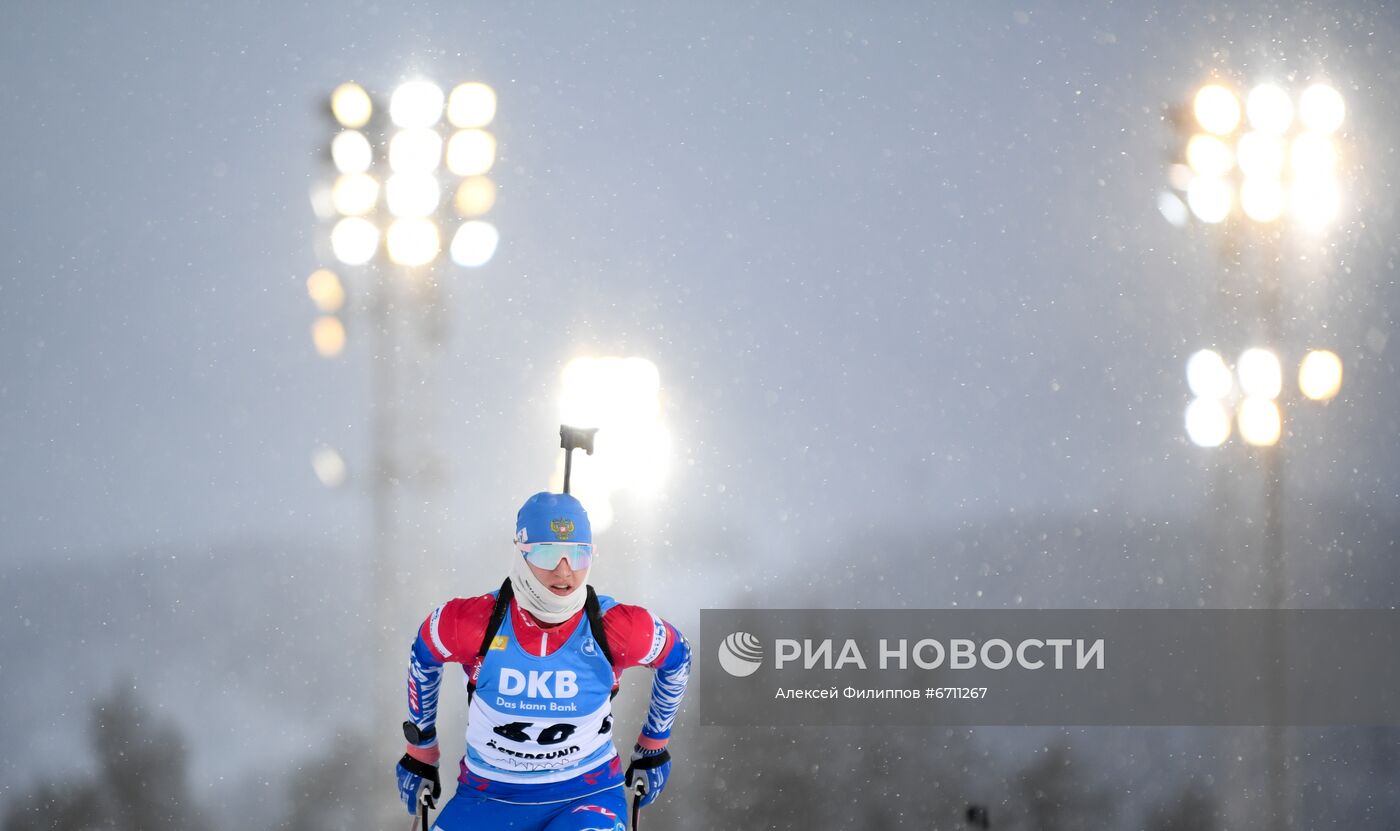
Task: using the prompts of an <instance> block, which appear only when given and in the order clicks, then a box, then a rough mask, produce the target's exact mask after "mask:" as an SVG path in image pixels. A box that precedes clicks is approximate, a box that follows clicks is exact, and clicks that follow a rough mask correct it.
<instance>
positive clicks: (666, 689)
mask: <svg viewBox="0 0 1400 831" xmlns="http://www.w3.org/2000/svg"><path fill="white" fill-rule="evenodd" d="M666 626H667V628H669V629H670V630H671V634H672V636H673V637H674V638H675V640H674V642H673V643H672V644H671V651H670V653H668V654H667V655H666V660H665V661H663V662H662V663H661V665H660V666H658V667H657V668H656V677H655V679H653V681H652V683H651V704H650V705H649V706H648V707H647V719H646V723H645V724H643V725H642V735H643V736H646V737H647V738H649V739H669V738H670V737H671V726H672V725H674V724H675V722H676V711H677V710H679V709H680V706H681V697H682V696H684V695H685V685H686V683H688V682H689V681H690V642H689V641H687V640H686V639H685V636H684V635H682V634H681V633H680V632H679V631H678V630H676V628H675V627H673V626H671V624H669V623H668V624H666Z"/></svg>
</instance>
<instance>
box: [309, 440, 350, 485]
mask: <svg viewBox="0 0 1400 831" xmlns="http://www.w3.org/2000/svg"><path fill="white" fill-rule="evenodd" d="M311 469H312V470H313V471H315V472H316V478H317V479H319V480H321V484H322V485H325V486H326V487H328V488H338V487H340V486H341V485H343V484H345V477H346V474H347V471H346V468H345V459H343V458H341V455H340V454H339V453H337V452H336V451H335V448H332V447H320V448H317V450H316V452H315V453H313V454H312V456H311Z"/></svg>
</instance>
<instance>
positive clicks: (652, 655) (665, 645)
mask: <svg viewBox="0 0 1400 831" xmlns="http://www.w3.org/2000/svg"><path fill="white" fill-rule="evenodd" d="M603 626H604V629H605V630H606V631H607V636H608V647H609V649H610V650H611V651H612V653H613V671H614V672H616V673H618V674H621V673H622V671H623V670H625V669H628V668H629V667H634V666H643V667H648V668H650V669H653V670H655V671H656V676H655V678H653V679H652V684H651V703H650V704H649V705H648V706H647V718H646V722H645V723H644V724H643V725H642V733H641V735H640V736H639V737H638V738H637V746H638V747H641V748H643V749H645V750H659V749H661V748H664V747H666V743H667V742H668V741H669V740H670V738H671V727H672V725H673V724H675V721H676V712H677V711H678V710H679V709H680V705H681V697H682V696H684V695H685V687H686V683H687V682H688V681H689V680H690V643H689V642H688V641H686V639H685V637H684V636H683V635H681V633H680V631H679V630H677V629H676V627H674V626H672V625H671V624H669V623H667V622H666V621H664V620H662V619H661V618H659V617H656V616H655V615H653V614H652V613H651V612H648V611H647V610H646V609H643V608H642V607H641V606H626V605H623V604H618V605H616V606H614V607H612V608H611V609H608V611H607V613H606V614H605V615H604V616H603Z"/></svg>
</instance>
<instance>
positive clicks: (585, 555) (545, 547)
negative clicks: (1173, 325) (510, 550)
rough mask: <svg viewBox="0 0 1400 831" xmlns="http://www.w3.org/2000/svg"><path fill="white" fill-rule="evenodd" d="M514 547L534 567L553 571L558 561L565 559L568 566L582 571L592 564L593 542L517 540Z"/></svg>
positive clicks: (557, 565)
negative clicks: (527, 541) (525, 541)
mask: <svg viewBox="0 0 1400 831" xmlns="http://www.w3.org/2000/svg"><path fill="white" fill-rule="evenodd" d="M515 547H516V548H517V549H518V550H519V551H520V553H521V554H522V555H524V557H525V562H527V563H529V564H530V565H532V566H534V567H535V568H542V569H544V570H545V571H553V570H554V569H556V568H558V567H559V561H560V560H563V559H567V560H568V561H569V568H570V569H572V570H574V571H582V570H583V569H586V568H588V567H589V566H590V565H592V564H593V543H588V542H536V543H523V542H518V543H516V544H515Z"/></svg>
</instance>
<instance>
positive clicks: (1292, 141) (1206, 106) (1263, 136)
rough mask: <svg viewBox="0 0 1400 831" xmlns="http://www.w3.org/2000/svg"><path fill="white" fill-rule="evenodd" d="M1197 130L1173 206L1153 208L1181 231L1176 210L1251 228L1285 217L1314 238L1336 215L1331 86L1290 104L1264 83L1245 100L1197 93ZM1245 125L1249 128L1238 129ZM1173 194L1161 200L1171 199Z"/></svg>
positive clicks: (1338, 115) (1215, 89) (1211, 89)
mask: <svg viewBox="0 0 1400 831" xmlns="http://www.w3.org/2000/svg"><path fill="white" fill-rule="evenodd" d="M1191 112H1192V114H1193V116H1194V122H1195V129H1192V131H1191V133H1192V134H1191V135H1190V136H1189V138H1188V139H1187V141H1186V145H1185V147H1184V148H1183V153H1182V161H1183V162H1184V164H1177V165H1173V166H1172V168H1171V172H1170V179H1171V186H1172V188H1173V189H1174V190H1175V191H1176V199H1164V198H1161V197H1160V196H1159V198H1158V208H1159V210H1161V212H1162V215H1163V216H1164V217H1166V218H1167V220H1168V221H1169V222H1171V223H1172V224H1174V225H1179V224H1181V217H1180V212H1179V208H1178V204H1179V202H1180V201H1182V199H1183V197H1184V203H1185V204H1186V205H1187V206H1188V208H1189V209H1190V212H1191V214H1192V215H1194V216H1195V217H1196V219H1197V220H1199V221H1201V222H1204V223H1206V224H1210V225H1215V224H1220V223H1223V222H1226V221H1227V220H1228V219H1230V217H1231V216H1232V215H1235V214H1236V208H1238V214H1239V215H1240V216H1242V217H1244V218H1245V219H1247V220H1249V221H1250V222H1252V223H1254V224H1257V225H1270V224H1272V223H1275V222H1278V221H1280V220H1281V219H1283V217H1284V216H1291V217H1292V219H1293V220H1294V221H1295V222H1296V224H1297V225H1298V226H1299V227H1300V228H1302V229H1304V230H1307V231H1313V232H1318V231H1322V230H1324V229H1325V228H1327V227H1328V226H1329V225H1332V224H1334V223H1335V222H1336V220H1337V218H1338V217H1339V216H1340V215H1341V209H1342V196H1341V186H1340V183H1339V180H1338V171H1337V168H1338V156H1339V155H1340V151H1339V147H1338V144H1337V140H1336V138H1335V134H1336V133H1337V131H1338V130H1340V129H1341V126H1342V123H1343V121H1344V120H1345V116H1346V102H1345V100H1344V99H1343V98H1342V95H1341V93H1339V92H1338V91H1337V90H1336V89H1334V88H1333V87H1330V86H1328V85H1326V84H1313V85H1312V86H1310V87H1308V88H1307V89H1306V90H1304V91H1303V93H1302V94H1301V95H1300V96H1299V97H1298V100H1297V103H1296V105H1295V103H1294V100H1293V98H1292V97H1291V96H1290V95H1289V93H1288V92H1287V91H1286V90H1285V89H1284V88H1283V87H1281V86H1279V85H1278V84H1274V83H1263V84H1260V85H1258V86H1256V87H1254V88H1253V89H1252V90H1250V91H1249V93H1248V94H1247V95H1246V96H1245V98H1244V105H1243V113H1244V118H1241V112H1242V108H1241V102H1240V98H1239V97H1238V96H1236V95H1235V93H1234V92H1232V91H1231V90H1230V89H1229V88H1227V87H1225V86H1223V85H1221V84H1215V83H1212V84H1207V85H1206V86H1203V87H1202V88H1201V89H1200V90H1199V91H1197V93H1196V95H1195V96H1194V97H1193V99H1192V104H1191ZM1245 125H1247V129H1243V130H1242V129H1241V128H1242V127H1244V126H1245ZM1169 195H1172V194H1163V196H1169Z"/></svg>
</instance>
